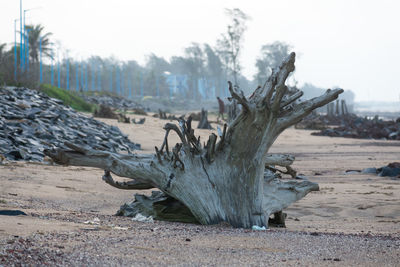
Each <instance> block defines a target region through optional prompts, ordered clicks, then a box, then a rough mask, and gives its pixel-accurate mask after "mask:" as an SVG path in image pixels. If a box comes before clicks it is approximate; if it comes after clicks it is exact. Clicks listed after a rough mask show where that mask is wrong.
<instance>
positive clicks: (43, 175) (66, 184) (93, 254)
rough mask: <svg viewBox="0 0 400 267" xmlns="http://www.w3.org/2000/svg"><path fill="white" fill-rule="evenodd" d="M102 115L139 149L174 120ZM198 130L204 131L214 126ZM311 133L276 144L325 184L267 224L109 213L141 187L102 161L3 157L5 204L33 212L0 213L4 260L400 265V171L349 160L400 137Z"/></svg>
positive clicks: (374, 154)
mask: <svg viewBox="0 0 400 267" xmlns="http://www.w3.org/2000/svg"><path fill="white" fill-rule="evenodd" d="M131 117H136V118H142V117H144V116H133V115H131ZM211 119H213V117H211ZM102 121H104V122H106V123H108V124H111V125H116V126H118V127H119V128H120V129H121V130H122V132H124V133H125V134H128V135H129V137H130V138H131V140H133V141H134V142H138V143H140V144H141V145H142V149H143V150H142V151H140V152H139V153H153V151H154V146H155V145H157V146H160V145H161V143H162V140H163V138H164V131H163V130H162V126H163V125H164V124H165V123H166V122H168V121H164V120H159V119H156V118H152V117H151V116H146V122H145V124H143V125H134V124H122V123H118V122H116V121H115V120H107V119H102ZM194 125H195V126H196V122H195V124H194ZM213 126H214V127H215V126H216V124H213ZM214 131H215V130H214ZM196 132H197V134H200V135H201V136H202V137H201V138H202V140H206V138H207V136H208V135H209V134H210V133H211V132H212V131H209V130H196ZM310 133H311V131H306V130H296V129H294V128H290V129H287V130H286V131H285V132H284V133H283V134H282V135H281V136H280V137H279V138H278V140H277V141H276V142H275V144H274V146H273V147H272V148H271V150H270V152H271V153H290V154H293V155H295V156H296V161H295V163H294V165H293V167H294V169H296V170H297V171H298V173H301V174H303V175H306V176H308V177H309V179H310V180H312V181H314V182H317V183H319V185H320V191H318V192H312V193H310V194H309V195H307V196H306V197H305V198H304V199H302V200H300V201H299V202H297V203H295V204H293V205H292V206H290V207H289V208H288V209H286V210H285V211H284V212H286V213H287V215H288V217H287V221H286V224H287V228H286V229H277V228H272V229H271V230H268V231H251V230H245V229H234V228H231V227H230V226H229V225H224V224H221V225H216V226H201V225H192V224H182V223H168V222H158V221H156V222H154V223H143V222H135V221H132V220H131V219H130V218H122V217H116V216H113V214H115V212H116V211H117V210H118V208H119V207H120V205H122V204H123V203H125V202H128V201H131V200H132V199H133V195H134V194H135V193H137V191H124V190H119V189H116V188H113V187H110V186H109V185H107V184H105V183H104V182H103V181H102V180H101V176H102V175H103V171H102V170H99V169H93V168H86V167H85V168H83V167H73V166H68V167H66V166H57V165H50V164H34V163H27V162H17V163H15V162H14V163H13V162H11V163H10V162H9V163H6V164H3V165H0V184H1V186H0V210H5V209H7V210H10V209H17V210H22V211H24V212H25V213H27V214H28V216H0V266H1V265H4V266H8V265H13V264H17V265H18V264H20V263H25V264H34V265H35V264H36V265H42V264H45V263H48V264H51V265H107V266H108V265H146V266H147V265H257V266H259V265H305V266H309V265H332V264H341V265H345V266H348V265H360V264H361V265H363V266H364V265H365V266H376V265H384V266H395V265H397V266H399V265H400V179H390V178H387V177H377V176H374V175H371V174H368V175H366V174H359V173H346V170H360V169H363V168H367V167H381V166H383V165H386V164H388V163H389V162H393V161H400V157H399V156H400V142H398V141H397V142H396V141H383V140H355V139H344V138H330V137H319V136H318V137H317V136H312V135H310ZM171 138H175V141H178V139H177V136H172V137H171ZM170 140H171V139H170ZM173 142H174V141H172V140H171V141H170V143H173ZM114 178H115V179H120V180H122V179H121V178H118V177H116V176H114ZM147 192H148V193H150V191H147Z"/></svg>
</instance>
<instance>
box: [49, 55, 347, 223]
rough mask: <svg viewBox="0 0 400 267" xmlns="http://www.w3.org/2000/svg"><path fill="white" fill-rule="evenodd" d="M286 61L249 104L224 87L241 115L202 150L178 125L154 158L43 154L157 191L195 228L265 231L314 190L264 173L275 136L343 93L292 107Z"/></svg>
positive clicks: (83, 150) (187, 125) (77, 150)
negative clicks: (222, 225) (274, 217)
mask: <svg viewBox="0 0 400 267" xmlns="http://www.w3.org/2000/svg"><path fill="white" fill-rule="evenodd" d="M294 60H295V54H294V53H292V54H291V55H290V56H289V57H288V58H287V59H286V60H285V61H284V62H283V63H282V65H281V66H280V67H279V68H278V69H277V70H276V71H275V72H274V73H273V74H272V75H271V77H270V78H269V79H268V81H267V83H266V84H265V85H264V86H263V87H258V88H257V89H256V90H255V91H254V93H253V94H252V95H251V97H250V98H246V97H245V96H244V95H243V94H242V93H238V90H237V89H236V88H230V91H231V94H232V98H233V99H234V100H235V101H238V102H239V103H240V104H241V105H242V109H241V110H240V111H239V112H238V114H237V116H236V117H235V118H233V119H232V121H231V122H230V123H229V125H228V126H227V127H226V129H224V134H223V135H222V136H221V137H220V141H219V142H218V143H217V145H215V144H216V141H217V138H218V137H217V136H215V135H211V136H210V138H209V140H208V141H207V142H206V144H207V145H202V144H201V143H200V139H196V138H195V136H194V132H193V131H192V130H193V129H191V122H190V121H189V120H188V121H185V120H183V118H180V119H179V127H178V126H176V125H175V126H172V125H173V124H167V125H166V126H165V127H164V129H165V130H166V135H165V138H164V141H163V144H162V146H161V148H160V150H158V149H156V154H154V155H121V154H116V153H110V152H106V151H95V150H92V149H90V148H87V147H79V146H75V145H72V144H68V147H69V148H71V150H61V149H55V150H51V151H46V152H45V153H46V154H47V155H49V156H50V157H51V158H53V159H54V161H55V162H57V163H61V164H69V165H78V166H91V167H97V168H101V169H104V170H106V171H110V172H112V173H114V174H116V175H119V176H122V177H128V178H131V179H132V180H133V181H135V183H134V184H138V183H142V184H148V185H149V186H154V187H157V188H159V189H160V190H161V191H162V192H164V193H165V194H166V195H168V196H170V197H171V198H174V199H176V200H178V201H179V202H180V203H182V204H183V205H184V206H186V207H187V208H188V209H189V210H190V212H191V213H192V214H193V216H194V217H195V218H196V220H198V221H199V222H200V223H202V224H213V223H219V222H222V221H225V222H228V223H230V224H231V225H233V226H235V227H245V228H250V227H252V226H253V225H258V226H267V224H268V218H269V216H270V215H271V214H274V213H277V212H280V211H282V210H283V209H285V208H286V207H288V206H289V205H290V204H291V203H293V202H294V201H297V200H299V199H301V198H302V197H304V196H305V195H306V194H307V193H309V192H311V191H315V190H318V185H317V184H316V183H312V182H310V181H297V180H289V181H281V180H279V179H278V178H277V177H276V176H275V175H274V174H273V173H271V172H270V171H268V170H266V169H265V165H266V163H267V162H268V158H269V157H268V150H269V148H270V147H271V145H272V144H273V142H274V141H275V140H276V138H277V137H278V135H279V134H280V133H282V131H284V130H285V129H286V128H288V127H290V126H291V125H294V124H295V123H297V122H299V121H300V120H301V119H302V118H304V117H305V116H307V115H308V114H309V113H311V112H312V111H313V110H314V109H316V108H318V107H321V106H323V105H325V104H327V103H329V102H331V101H332V100H334V99H336V98H337V97H338V95H339V94H340V93H342V92H343V90H341V89H336V90H328V91H327V92H326V93H325V94H324V95H322V96H320V97H316V98H313V99H311V100H308V101H305V102H300V103H298V102H297V101H295V100H296V99H298V97H299V95H300V93H299V92H290V91H289V90H288V88H287V87H286V85H285V81H286V79H287V77H288V76H289V74H290V72H292V71H293V70H294ZM229 86H230V87H231V85H229ZM171 130H173V131H175V132H176V133H177V134H178V136H179V138H180V140H181V143H178V144H177V145H176V146H175V147H174V149H173V150H172V154H171V153H170V152H169V150H168V133H169V131H171ZM164 148H165V150H164ZM289 161H290V160H289ZM282 162H284V160H282ZM287 166H289V164H288V165H287ZM111 184H112V183H111ZM113 186H114V185H113Z"/></svg>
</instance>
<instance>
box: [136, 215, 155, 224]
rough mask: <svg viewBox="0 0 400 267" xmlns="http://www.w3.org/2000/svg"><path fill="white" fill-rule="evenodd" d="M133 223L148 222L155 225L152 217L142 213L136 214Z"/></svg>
mask: <svg viewBox="0 0 400 267" xmlns="http://www.w3.org/2000/svg"><path fill="white" fill-rule="evenodd" d="M132 221H136V222H146V223H153V222H154V220H153V217H151V216H144V215H142V214H140V213H138V214H136V215H135V217H133V218H132Z"/></svg>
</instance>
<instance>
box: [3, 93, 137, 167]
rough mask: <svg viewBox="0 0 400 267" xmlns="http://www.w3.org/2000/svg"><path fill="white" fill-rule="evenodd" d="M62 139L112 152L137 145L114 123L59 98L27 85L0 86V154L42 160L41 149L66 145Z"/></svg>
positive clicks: (135, 147)
mask: <svg viewBox="0 0 400 267" xmlns="http://www.w3.org/2000/svg"><path fill="white" fill-rule="evenodd" d="M21 103H22V104H23V105H22V104H21ZM65 142H70V143H80V144H81V145H85V146H88V147H91V148H94V149H98V150H108V151H110V150H111V151H114V152H117V151H127V152H128V153H131V152H133V151H134V150H135V149H140V145H138V144H135V143H133V142H131V141H130V140H129V139H128V137H127V135H124V134H122V132H121V131H120V130H119V129H118V128H117V127H115V126H109V125H107V124H105V123H103V122H100V121H97V120H95V119H94V118H90V117H87V116H85V115H82V114H81V113H78V112H76V111H75V110H73V109H72V108H70V107H67V106H64V105H63V103H62V101H61V100H58V99H54V98H50V97H48V96H47V95H45V94H43V93H41V92H38V91H36V90H30V89H27V88H17V87H7V88H0V154H1V155H2V156H3V157H4V158H7V159H8V160H26V161H40V162H42V161H43V160H44V156H45V155H44V153H43V151H44V150H45V149H51V148H54V147H64V148H66V146H65V144H64V143H65ZM3 160H4V159H3Z"/></svg>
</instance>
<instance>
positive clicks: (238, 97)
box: [228, 81, 250, 112]
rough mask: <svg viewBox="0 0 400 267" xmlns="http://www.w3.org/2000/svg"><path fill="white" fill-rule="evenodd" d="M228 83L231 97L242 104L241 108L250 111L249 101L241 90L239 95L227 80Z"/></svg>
mask: <svg viewBox="0 0 400 267" xmlns="http://www.w3.org/2000/svg"><path fill="white" fill-rule="evenodd" d="M228 84H229V92H230V93H231V95H232V98H234V99H236V100H237V101H238V103H239V104H241V105H242V106H243V110H245V111H248V112H250V106H249V102H248V101H247V99H246V97H245V96H244V94H243V91H241V92H240V95H239V94H238V93H236V91H235V89H233V86H232V83H231V82H230V81H228Z"/></svg>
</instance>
